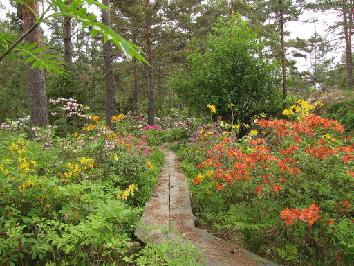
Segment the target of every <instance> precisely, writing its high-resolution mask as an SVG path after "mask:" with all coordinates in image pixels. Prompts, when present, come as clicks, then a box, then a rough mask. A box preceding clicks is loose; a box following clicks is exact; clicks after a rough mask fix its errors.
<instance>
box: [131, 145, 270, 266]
mask: <svg viewBox="0 0 354 266" xmlns="http://www.w3.org/2000/svg"><path fill="white" fill-rule="evenodd" d="M162 151H163V152H164V153H165V164H164V166H163V168H162V171H161V174H160V177H159V180H158V184H157V185H156V187H155V189H154V192H153V196H152V198H151V200H150V201H149V202H148V203H147V204H146V207H145V211H144V214H143V216H142V218H141V222H140V225H139V226H138V229H137V230H136V236H137V237H138V238H139V239H140V240H142V241H147V240H151V241H154V242H159V241H161V240H165V239H175V238H177V237H180V238H182V239H183V241H189V242H191V243H193V244H194V245H195V246H196V247H197V248H198V249H200V250H201V251H202V252H204V253H205V255H206V265H210V266H211V265H212V266H224V265H225V266H226V265H235V266H237V265H242V266H243V265H247V266H248V265H275V264H271V263H269V262H267V261H266V260H263V259H262V258H260V257H258V256H256V255H254V254H252V253H250V252H248V251H246V250H244V249H242V248H240V247H238V246H235V245H233V244H231V243H229V242H226V241H223V240H221V239H219V238H217V237H215V236H214V235H212V234H210V233H208V232H207V231H206V230H202V229H199V228H197V227H195V225H194V222H195V217H194V215H193V213H192V206H191V201H190V197H189V190H188V183H187V180H186V178H185V176H184V174H183V173H182V171H181V169H180V164H179V162H178V160H177V158H176V155H175V153H173V152H172V151H170V150H167V149H162Z"/></svg>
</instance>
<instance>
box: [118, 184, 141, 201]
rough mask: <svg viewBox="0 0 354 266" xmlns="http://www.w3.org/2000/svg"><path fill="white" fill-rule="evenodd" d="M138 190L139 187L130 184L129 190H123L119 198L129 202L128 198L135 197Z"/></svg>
mask: <svg viewBox="0 0 354 266" xmlns="http://www.w3.org/2000/svg"><path fill="white" fill-rule="evenodd" d="M137 190H138V185H136V184H130V185H129V186H128V188H127V189H126V190H123V191H122V192H121V193H120V194H119V198H120V199H122V200H125V201H127V200H128V197H130V196H134V193H135V191H137Z"/></svg>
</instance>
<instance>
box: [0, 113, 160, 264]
mask: <svg viewBox="0 0 354 266" xmlns="http://www.w3.org/2000/svg"><path fill="white" fill-rule="evenodd" d="M123 119H124V115H120V116H119V117H118V116H115V117H114V119H113V120H115V122H117V126H118V124H119V122H120V121H121V120H123ZM16 130H17V129H16ZM48 130H49V131H51V130H53V129H52V128H49V129H48ZM48 130H45V131H43V130H41V129H36V128H33V129H32V131H34V132H35V134H34V136H35V137H34V139H32V140H29V139H28V138H27V135H26V134H25V133H21V134H19V133H18V132H16V133H14V132H12V131H11V128H9V127H6V130H2V131H0V134H1V138H0V139H1V141H0V146H1V151H2V153H1V156H0V182H1V185H0V191H1V193H0V194H1V199H0V224H1V226H0V261H1V264H4V265H29V264H39V265H44V264H47V265H49V264H50V263H51V262H60V263H61V265H93V264H102V263H104V264H115V265H120V264H122V263H123V262H129V261H132V259H130V256H131V255H133V254H132V252H131V250H132V249H133V247H134V246H133V241H132V236H133V232H134V230H135V225H136V223H137V222H138V220H139V217H140V214H141V212H142V210H143V206H144V203H145V202H146V201H147V200H148V199H149V197H150V194H151V191H152V188H153V186H154V184H155V182H156V179H157V175H158V173H159V169H160V166H161V164H162V162H163V155H162V154H161V152H159V151H158V150H156V149H153V148H150V147H149V146H148V145H147V143H146V142H145V141H144V140H142V139H139V138H136V137H134V136H132V135H130V134H123V133H122V132H121V131H116V132H113V131H111V130H109V129H108V128H107V127H105V126H104V125H103V123H102V122H101V121H100V118H99V117H98V116H95V115H93V116H90V117H89V121H88V123H86V125H85V126H84V127H83V129H82V130H80V131H77V132H75V133H74V134H71V135H68V136H66V137H53V136H47V137H44V136H43V135H48ZM121 130H123V129H121ZM32 133H33V132H32ZM49 135H50V134H49Z"/></svg>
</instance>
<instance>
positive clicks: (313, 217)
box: [280, 203, 320, 226]
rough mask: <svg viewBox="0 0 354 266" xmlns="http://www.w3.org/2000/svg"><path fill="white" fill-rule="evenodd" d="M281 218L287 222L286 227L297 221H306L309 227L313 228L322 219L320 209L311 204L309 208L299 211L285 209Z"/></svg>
mask: <svg viewBox="0 0 354 266" xmlns="http://www.w3.org/2000/svg"><path fill="white" fill-rule="evenodd" d="M280 218H281V219H283V220H284V221H285V224H286V225H292V224H294V223H295V221H296V220H302V221H306V222H307V224H308V225H309V226H312V225H313V224H314V223H315V222H316V221H317V220H319V219H320V207H319V206H318V205H316V204H315V203H314V204H311V205H310V207H309V208H307V209H306V208H305V209H302V210H299V209H288V208H286V209H284V210H282V211H281V213H280Z"/></svg>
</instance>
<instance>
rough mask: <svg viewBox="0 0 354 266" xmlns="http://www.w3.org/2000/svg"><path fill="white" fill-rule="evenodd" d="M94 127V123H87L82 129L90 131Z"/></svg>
mask: <svg viewBox="0 0 354 266" xmlns="http://www.w3.org/2000/svg"><path fill="white" fill-rule="evenodd" d="M95 128H96V125H93V124H88V125H86V126H84V127H83V128H82V130H83V131H92V130H94V129H95Z"/></svg>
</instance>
